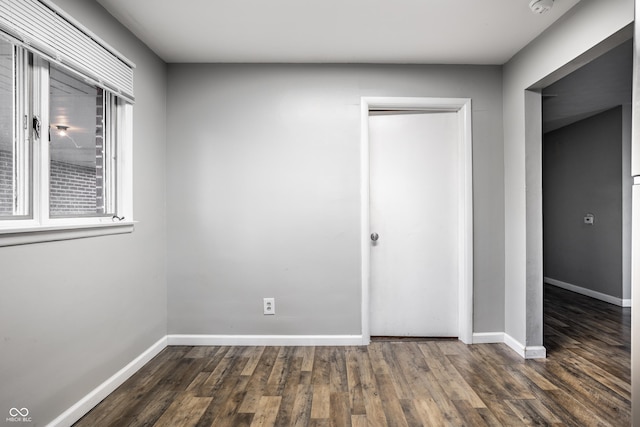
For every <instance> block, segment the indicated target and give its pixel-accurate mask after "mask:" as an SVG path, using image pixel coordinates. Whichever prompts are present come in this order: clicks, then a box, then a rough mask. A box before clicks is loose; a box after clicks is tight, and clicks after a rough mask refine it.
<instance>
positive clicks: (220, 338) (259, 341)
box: [167, 335, 363, 346]
mask: <svg viewBox="0 0 640 427" xmlns="http://www.w3.org/2000/svg"><path fill="white" fill-rule="evenodd" d="M167 345H193V346H197V345H243V346H263V345H282V346H288V345H300V346H308V345H317V346H322V345H363V337H362V335H167Z"/></svg>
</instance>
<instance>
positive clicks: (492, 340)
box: [473, 332, 547, 359]
mask: <svg viewBox="0 0 640 427" xmlns="http://www.w3.org/2000/svg"><path fill="white" fill-rule="evenodd" d="M473 343H474V344H497V343H504V344H506V345H507V346H509V348H511V349H512V350H513V351H515V352H516V353H518V354H519V355H520V357H522V358H524V359H544V358H546V357H547V349H546V348H544V347H543V346H525V345H524V344H522V343H521V342H520V341H518V340H516V339H515V338H513V337H512V336H511V335H509V334H507V333H505V332H476V333H474V334H473Z"/></svg>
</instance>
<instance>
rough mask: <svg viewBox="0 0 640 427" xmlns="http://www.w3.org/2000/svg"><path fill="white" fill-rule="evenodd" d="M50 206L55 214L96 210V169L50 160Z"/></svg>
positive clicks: (73, 213)
mask: <svg viewBox="0 0 640 427" xmlns="http://www.w3.org/2000/svg"><path fill="white" fill-rule="evenodd" d="M50 167H51V171H50V176H51V178H50V179H51V181H50V184H51V187H50V190H49V191H50V194H49V200H50V207H51V213H52V214H55V215H57V216H67V215H81V214H84V215H86V214H87V213H92V212H96V170H95V169H94V168H87V167H83V166H78V165H73V164H70V163H64V162H59V161H55V160H52V161H51V166H50Z"/></svg>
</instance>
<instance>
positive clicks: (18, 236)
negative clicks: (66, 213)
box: [0, 221, 135, 247]
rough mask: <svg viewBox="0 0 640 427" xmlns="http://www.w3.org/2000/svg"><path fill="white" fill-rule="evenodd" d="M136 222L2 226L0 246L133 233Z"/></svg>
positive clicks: (0, 229)
mask: <svg viewBox="0 0 640 427" xmlns="http://www.w3.org/2000/svg"><path fill="white" fill-rule="evenodd" d="M134 224H135V221H127V222H125V221H122V222H116V223H93V224H79V225H70V224H65V225H46V226H25V227H10V228H9V227H7V228H1V227H0V247H3V246H16V245H26V244H29V243H42V242H55V241H58V240H72V239H84V238H87V237H96V236H109V235H113V234H126V233H132V232H133V226H134Z"/></svg>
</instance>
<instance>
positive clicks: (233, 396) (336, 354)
mask: <svg viewBox="0 0 640 427" xmlns="http://www.w3.org/2000/svg"><path fill="white" fill-rule="evenodd" d="M545 346H546V347H547V351H548V357H547V359H540V360H526V361H525V360H523V359H521V358H520V357H519V356H518V355H517V354H515V353H514V352H513V351H512V350H511V349H509V348H508V347H507V346H505V345H504V344H480V345H471V346H467V345H464V344H461V343H460V342H458V341H452V340H431V341H430V340H424V341H413V340H411V341H398V342H394V341H393V340H388V339H387V340H384V341H376V342H373V343H372V344H371V345H370V346H368V347H169V348H167V349H165V350H164V351H162V352H161V353H160V354H159V355H158V356H157V357H156V358H154V359H153V360H152V361H151V362H149V363H148V364H147V365H146V366H145V367H144V368H143V369H141V370H140V371H139V372H138V373H136V374H135V375H134V376H133V377H132V378H130V379H129V380H128V381H127V382H126V383H124V384H123V385H122V386H121V387H120V388H118V389H117V390H116V391H115V392H114V393H112V394H111V395H110V396H109V397H108V398H106V399H105V400H104V401H103V402H101V403H100V404H99V405H98V406H96V407H95V408H94V409H93V410H92V411H91V412H89V413H88V414H87V415H86V416H85V417H84V418H82V419H81V420H80V421H79V422H78V423H77V424H76V426H82V427H84V426H91V427H95V426H99V427H101V426H172V427H181V426H215V427H218V426H249V425H250V426H272V425H278V426H289V425H292V426H349V425H353V426H367V425H372V426H387V425H388V426H421V425H433V426H449V425H452V426H484V425H489V426H520V425H566V426H581V427H582V426H616V427H619V426H628V425H631V419H630V417H631V415H630V412H631V404H630V381H631V380H630V309H627V308H625V309H622V308H619V307H616V306H613V305H610V304H606V303H602V302H600V301H596V300H593V299H590V298H587V297H583V296H581V295H577V294H574V293H571V292H567V291H564V290H562V289H558V288H555V287H545Z"/></svg>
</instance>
